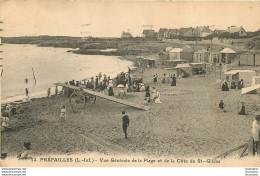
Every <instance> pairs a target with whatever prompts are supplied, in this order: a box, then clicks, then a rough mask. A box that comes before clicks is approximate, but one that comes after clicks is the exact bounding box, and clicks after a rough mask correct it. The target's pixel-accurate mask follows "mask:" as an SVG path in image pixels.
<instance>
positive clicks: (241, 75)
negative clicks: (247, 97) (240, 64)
mask: <svg viewBox="0 0 260 176" xmlns="http://www.w3.org/2000/svg"><path fill="white" fill-rule="evenodd" d="M224 75H226V76H228V78H229V82H231V81H232V80H234V81H235V83H236V85H237V83H238V81H240V80H241V79H243V80H244V86H245V87H248V86H251V85H252V83H253V81H252V78H253V76H256V72H255V71H254V70H230V71H228V72H226V73H224Z"/></svg>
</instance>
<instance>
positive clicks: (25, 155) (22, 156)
mask: <svg viewBox="0 0 260 176" xmlns="http://www.w3.org/2000/svg"><path fill="white" fill-rule="evenodd" d="M24 147H25V149H26V150H25V151H24V152H23V153H21V154H19V155H18V156H17V158H19V159H22V160H26V159H31V158H32V157H31V156H30V155H31V143H30V142H24Z"/></svg>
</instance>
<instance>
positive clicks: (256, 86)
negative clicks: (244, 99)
mask: <svg viewBox="0 0 260 176" xmlns="http://www.w3.org/2000/svg"><path fill="white" fill-rule="evenodd" d="M259 88H260V84H257V85H254V86H251V87H245V88H243V89H242V92H241V94H245V93H248V92H250V91H253V90H256V89H259Z"/></svg>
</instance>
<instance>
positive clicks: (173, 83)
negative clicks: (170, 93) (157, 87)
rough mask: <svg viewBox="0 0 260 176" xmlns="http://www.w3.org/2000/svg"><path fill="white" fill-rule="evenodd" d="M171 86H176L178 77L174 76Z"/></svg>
mask: <svg viewBox="0 0 260 176" xmlns="http://www.w3.org/2000/svg"><path fill="white" fill-rule="evenodd" d="M171 86H176V77H175V74H174V75H173V77H172V84H171Z"/></svg>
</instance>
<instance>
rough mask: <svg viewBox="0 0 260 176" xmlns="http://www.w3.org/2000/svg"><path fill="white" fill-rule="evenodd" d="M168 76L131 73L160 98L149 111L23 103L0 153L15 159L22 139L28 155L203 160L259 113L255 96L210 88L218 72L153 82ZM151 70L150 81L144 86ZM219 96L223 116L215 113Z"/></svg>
mask: <svg viewBox="0 0 260 176" xmlns="http://www.w3.org/2000/svg"><path fill="white" fill-rule="evenodd" d="M169 72H170V71H166V70H164V69H159V68H151V69H146V70H145V74H142V73H140V71H139V70H137V71H136V72H135V74H136V75H138V76H142V77H143V79H144V83H145V84H146V85H149V86H151V87H156V88H158V89H159V91H160V93H161V101H162V103H161V104H155V103H154V102H151V103H149V104H148V105H149V106H150V107H151V109H150V110H149V111H142V110H138V109H135V108H132V107H127V106H124V105H121V104H117V103H114V102H110V101H108V100H105V99H101V98H97V101H96V103H95V104H94V105H93V106H92V107H89V106H88V105H87V107H86V108H85V109H82V111H80V112H78V113H73V111H72V109H71V108H70V106H69V99H68V98H67V97H66V96H65V95H57V96H52V97H51V98H40V99H35V100H33V101H31V102H29V103H25V104H23V105H22V106H23V108H24V110H25V112H24V113H21V114H18V115H15V116H13V117H10V119H11V121H10V129H9V131H7V132H2V137H1V138H2V139H1V140H2V143H1V144H2V146H1V147H2V150H4V151H6V152H8V155H9V156H17V155H18V154H19V153H20V152H21V151H23V142H25V141H30V142H31V143H32V150H33V154H34V155H43V154H52V153H53V154H56V155H57V154H66V153H68V152H69V153H72V154H73V153H75V154H76V153H77V154H78V153H84V154H85V153H90V152H98V153H105V154H112V153H115V154H134V155H135V154H142V155H146V156H173V157H182V158H185V157H186V158H191V157H205V158H206V157H215V156H217V155H219V154H221V153H223V152H226V151H228V150H230V149H232V148H235V147H237V146H239V145H242V144H244V143H246V142H247V141H248V140H249V139H250V137H251V124H252V121H253V119H254V114H255V112H257V111H258V112H259V110H260V106H259V102H260V101H259V100H260V97H259V95H255V94H246V95H241V90H237V89H236V90H230V91H228V92H222V91H221V89H220V85H219V84H216V80H217V79H220V78H219V74H217V76H215V74H214V73H211V75H207V74H206V76H205V77H204V76H199V75H195V76H192V77H191V78H184V79H177V86H176V87H171V86H170V83H166V84H162V83H161V79H162V77H163V73H169ZM155 73H158V75H159V81H158V83H153V82H152V79H153V78H152V77H153V75H154V74H155ZM173 73H174V71H173ZM223 78H224V76H223V75H222V78H221V79H222V80H223ZM144 95H145V93H144V92H132V93H127V96H126V98H125V100H127V101H131V102H136V103H140V104H142V103H143V100H144ZM221 99H222V100H224V103H225V107H226V110H227V112H226V113H221V112H219V110H218V103H219V101H220V100H221ZM239 101H243V102H245V106H246V112H247V114H248V115H245V116H240V115H237V113H238V111H239V109H238V104H239ZM62 105H65V106H66V109H67V117H66V121H65V122H64V123H62V122H60V118H59V115H60V109H61V107H62ZM123 110H125V111H126V113H127V115H128V116H129V118H130V126H129V128H128V136H129V139H127V140H125V139H124V134H123V130H122V114H121V112H122V111H123Z"/></svg>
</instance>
